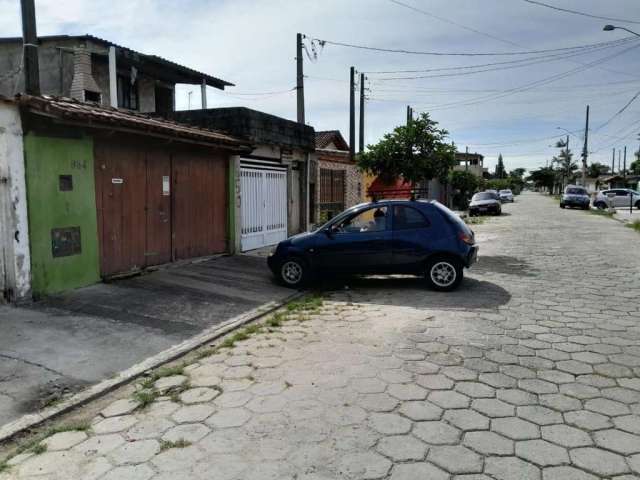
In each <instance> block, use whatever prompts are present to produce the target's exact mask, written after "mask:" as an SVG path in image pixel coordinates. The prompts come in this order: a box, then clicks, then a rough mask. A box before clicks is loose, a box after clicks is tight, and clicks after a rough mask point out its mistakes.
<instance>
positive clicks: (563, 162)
mask: <svg viewBox="0 0 640 480" xmlns="http://www.w3.org/2000/svg"><path fill="white" fill-rule="evenodd" d="M557 145H558V146H559V147H560V148H561V150H560V153H559V154H558V156H557V157H553V159H552V163H554V164H555V165H557V166H558V169H557V173H558V176H559V180H560V184H561V188H564V186H565V185H567V184H569V183H571V182H573V181H575V178H576V170H578V164H577V163H576V162H574V161H573V153H572V152H571V150H569V149H568V148H566V145H565V144H564V142H562V141H560V142H558V144H557ZM562 147H564V148H562Z"/></svg>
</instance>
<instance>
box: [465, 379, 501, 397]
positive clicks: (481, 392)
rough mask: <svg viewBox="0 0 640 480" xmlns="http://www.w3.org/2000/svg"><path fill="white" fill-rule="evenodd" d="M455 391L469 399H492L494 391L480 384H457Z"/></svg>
mask: <svg viewBox="0 0 640 480" xmlns="http://www.w3.org/2000/svg"><path fill="white" fill-rule="evenodd" d="M455 390H456V391H457V392H460V393H462V394H464V395H467V396H468V397H471V398H492V397H494V396H495V395H496V389H495V388H493V387H490V386H489V385H485V384H484V383H480V382H458V383H456V386H455Z"/></svg>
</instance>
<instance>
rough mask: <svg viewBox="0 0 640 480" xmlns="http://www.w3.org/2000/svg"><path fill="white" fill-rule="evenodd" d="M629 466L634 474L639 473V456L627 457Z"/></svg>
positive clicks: (635, 479)
mask: <svg viewBox="0 0 640 480" xmlns="http://www.w3.org/2000/svg"><path fill="white" fill-rule="evenodd" d="M629 465H630V466H631V468H632V469H633V471H634V472H636V473H640V454H638V455H633V456H631V457H629ZM633 480H637V478H634V479H633Z"/></svg>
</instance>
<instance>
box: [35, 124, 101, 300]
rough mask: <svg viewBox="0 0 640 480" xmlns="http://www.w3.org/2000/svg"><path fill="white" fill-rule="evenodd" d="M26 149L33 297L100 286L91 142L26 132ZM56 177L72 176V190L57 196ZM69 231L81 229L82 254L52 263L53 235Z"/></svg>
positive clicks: (57, 258) (85, 139) (61, 192)
mask: <svg viewBox="0 0 640 480" xmlns="http://www.w3.org/2000/svg"><path fill="white" fill-rule="evenodd" d="M24 148H25V159H26V177H27V200H28V205H29V230H30V244H31V276H32V279H31V281H32V290H33V293H34V294H35V295H42V294H50V293H56V292H61V291H64V290H68V289H71V288H77V287H82V286H85V285H90V284H92V283H95V282H97V281H99V280H100V267H99V260H98V227H97V220H96V201H95V177H94V169H93V140H92V139H91V138H89V137H87V138H80V139H69V138H54V137H45V136H38V135H35V134H33V133H29V134H28V135H26V136H25V142H24ZM60 175H72V179H73V190H71V191H60V179H59V176H60ZM68 227H80V238H81V252H80V253H78V254H74V255H70V256H64V257H56V258H54V256H53V253H52V241H51V230H52V229H54V228H68Z"/></svg>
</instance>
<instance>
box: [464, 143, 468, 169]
mask: <svg viewBox="0 0 640 480" xmlns="http://www.w3.org/2000/svg"><path fill="white" fill-rule="evenodd" d="M464 169H465V171H469V147H465V149H464Z"/></svg>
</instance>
